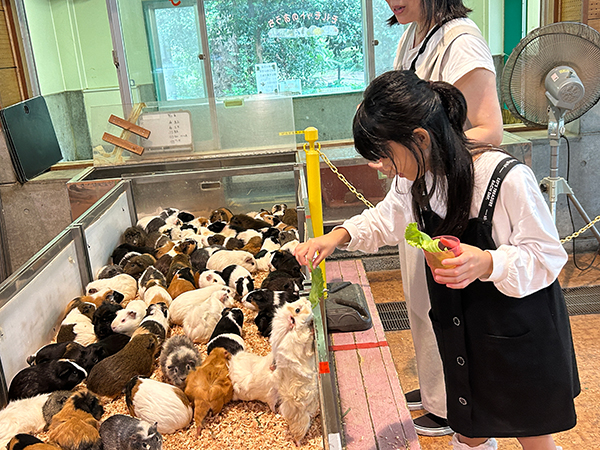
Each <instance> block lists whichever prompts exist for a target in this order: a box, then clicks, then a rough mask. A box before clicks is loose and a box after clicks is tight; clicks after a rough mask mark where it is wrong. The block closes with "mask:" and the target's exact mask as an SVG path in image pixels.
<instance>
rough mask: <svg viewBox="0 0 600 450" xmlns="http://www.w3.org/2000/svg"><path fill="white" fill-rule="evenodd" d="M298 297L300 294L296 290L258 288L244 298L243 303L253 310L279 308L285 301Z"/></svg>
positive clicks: (294, 299) (289, 301)
mask: <svg viewBox="0 0 600 450" xmlns="http://www.w3.org/2000/svg"><path fill="white" fill-rule="evenodd" d="M298 298H299V295H298V294H297V293H295V292H290V291H272V290H270V289H256V290H254V291H251V292H249V293H248V294H246V295H245V296H244V297H243V298H242V304H243V305H244V306H245V307H246V308H248V309H251V310H253V311H260V310H261V309H266V308H270V307H275V308H278V307H280V306H281V305H283V304H284V303H291V302H295V301H296V300H298Z"/></svg>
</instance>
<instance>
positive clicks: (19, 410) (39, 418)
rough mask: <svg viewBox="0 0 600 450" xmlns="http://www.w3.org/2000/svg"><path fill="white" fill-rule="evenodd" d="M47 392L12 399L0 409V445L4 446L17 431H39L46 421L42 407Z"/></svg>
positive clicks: (46, 398) (48, 395) (47, 394)
mask: <svg viewBox="0 0 600 450" xmlns="http://www.w3.org/2000/svg"><path fill="white" fill-rule="evenodd" d="M48 397H50V394H49V393H46V394H39V395H36V396H34V397H30V398H24V399H21V400H13V401H11V402H10V403H9V404H8V405H6V407H5V408H4V409H2V410H0V447H1V448H5V447H6V444H8V441H10V438H12V437H13V436H14V435H16V434H19V433H39V432H40V431H42V430H43V429H44V426H45V425H46V422H45V421H44V416H43V414H42V408H43V407H44V404H45V403H46V401H47V400H48Z"/></svg>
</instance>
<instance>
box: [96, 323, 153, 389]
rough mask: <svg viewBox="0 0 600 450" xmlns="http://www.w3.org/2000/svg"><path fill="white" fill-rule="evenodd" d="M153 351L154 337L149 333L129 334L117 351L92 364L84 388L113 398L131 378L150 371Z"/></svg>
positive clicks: (145, 374) (150, 372)
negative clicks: (92, 366)
mask: <svg viewBox="0 0 600 450" xmlns="http://www.w3.org/2000/svg"><path fill="white" fill-rule="evenodd" d="M157 352H158V340H157V339H156V336H154V335H153V334H140V335H137V336H134V337H132V338H131V340H130V341H129V342H128V343H127V345H125V347H123V349H122V350H121V351H119V352H117V353H115V354H114V355H112V356H109V357H108V358H105V359H103V360H102V361H100V362H99V363H98V364H96V365H95V366H94V368H93V369H92V370H91V371H90V375H89V376H88V378H87V381H86V384H87V387H88V389H89V390H90V391H92V392H94V393H96V394H98V395H103V396H106V397H116V396H117V395H119V394H120V393H121V392H122V391H123V388H124V387H125V385H126V384H127V382H128V381H129V380H130V379H131V377H134V376H136V375H142V376H146V377H149V376H150V375H151V374H152V369H153V366H154V358H155V356H156V353H157Z"/></svg>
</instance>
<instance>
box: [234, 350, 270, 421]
mask: <svg viewBox="0 0 600 450" xmlns="http://www.w3.org/2000/svg"><path fill="white" fill-rule="evenodd" d="M229 379H230V380H231V383H232V385H233V400H243V401H255V400H256V401H260V402H263V403H266V404H267V405H269V408H271V411H273V412H276V409H275V407H276V405H277V399H278V397H277V385H276V383H275V374H274V370H273V356H272V355H271V354H269V355H266V356H259V355H257V354H255V353H250V352H246V351H241V352H238V353H237V354H236V355H233V356H232V357H231V360H230V361H229Z"/></svg>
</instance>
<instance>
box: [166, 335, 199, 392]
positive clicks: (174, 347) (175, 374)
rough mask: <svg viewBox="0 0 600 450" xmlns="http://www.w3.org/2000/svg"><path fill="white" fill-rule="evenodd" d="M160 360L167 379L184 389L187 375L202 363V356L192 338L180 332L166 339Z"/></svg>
mask: <svg viewBox="0 0 600 450" xmlns="http://www.w3.org/2000/svg"><path fill="white" fill-rule="evenodd" d="M159 361H160V369H161V371H162V374H163V377H164V378H165V380H167V381H168V382H169V383H171V384H172V385H174V386H177V387H178V388H180V389H184V388H185V379H186V377H187V376H188V374H189V373H190V371H192V370H194V369H195V368H196V366H198V365H200V363H201V357H200V352H199V351H198V349H197V348H196V346H195V345H194V343H193V342H192V340H191V339H190V338H188V337H187V336H185V335H181V334H179V335H175V336H171V337H170V338H169V339H167V340H166V341H165V343H164V345H163V348H162V350H161V352H160V359H159Z"/></svg>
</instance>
